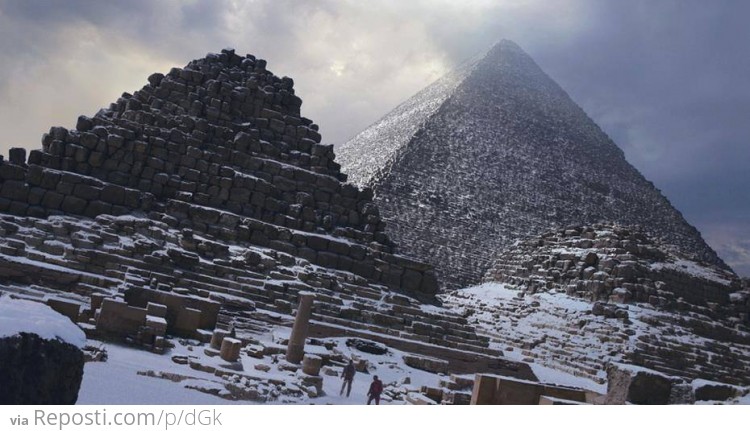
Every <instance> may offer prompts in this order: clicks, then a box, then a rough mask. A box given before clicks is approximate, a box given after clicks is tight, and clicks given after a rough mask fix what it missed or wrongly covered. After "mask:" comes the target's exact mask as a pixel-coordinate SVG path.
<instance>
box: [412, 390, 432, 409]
mask: <svg viewBox="0 0 750 431" xmlns="http://www.w3.org/2000/svg"><path fill="white" fill-rule="evenodd" d="M406 403H407V404H412V405H417V406H429V405H435V404H437V403H436V402H435V401H433V400H431V399H430V398H428V397H427V396H426V395H423V394H420V393H419V392H409V393H408V394H406Z"/></svg>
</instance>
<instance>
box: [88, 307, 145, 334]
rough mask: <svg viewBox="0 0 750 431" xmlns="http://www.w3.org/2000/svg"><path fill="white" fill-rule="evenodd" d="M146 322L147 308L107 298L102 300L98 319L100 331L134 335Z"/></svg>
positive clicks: (97, 323) (97, 325)
mask: <svg viewBox="0 0 750 431" xmlns="http://www.w3.org/2000/svg"><path fill="white" fill-rule="evenodd" d="M145 322H146V309H145V308H139V307H131V306H129V305H128V304H126V303H124V302H118V301H115V300H114V299H110V298H106V299H104V300H103V301H102V305H101V308H100V310H99V313H98V317H97V319H96V329H97V331H99V332H103V333H108V334H112V335H120V336H126V335H132V334H135V333H137V332H138V329H139V328H140V327H141V326H143V325H144V324H145Z"/></svg>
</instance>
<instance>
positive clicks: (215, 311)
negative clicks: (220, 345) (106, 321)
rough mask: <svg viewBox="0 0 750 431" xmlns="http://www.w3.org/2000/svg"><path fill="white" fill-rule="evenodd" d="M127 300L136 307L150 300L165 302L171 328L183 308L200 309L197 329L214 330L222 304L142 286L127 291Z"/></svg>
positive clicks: (146, 304)
mask: <svg viewBox="0 0 750 431" xmlns="http://www.w3.org/2000/svg"><path fill="white" fill-rule="evenodd" d="M125 301H126V302H127V303H128V304H130V305H132V306H135V307H143V308H146V307H147V306H148V303H149V302H153V303H158V304H163V305H165V306H166V307H167V315H166V319H167V324H168V325H169V330H170V331H171V330H172V328H174V327H175V325H176V322H177V317H178V314H180V313H181V311H182V310H183V309H186V308H192V309H196V310H200V312H201V313H200V322H199V325H198V328H196V329H207V330H213V329H214V328H215V327H216V321H217V319H218V317H219V309H220V308H221V304H220V303H218V302H216V301H212V300H210V299H204V298H198V297H195V296H186V295H180V294H178V293H173V292H164V291H160V290H154V289H146V288H142V287H132V288H130V289H128V290H127V291H125Z"/></svg>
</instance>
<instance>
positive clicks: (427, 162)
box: [337, 41, 726, 288]
mask: <svg viewBox="0 0 750 431" xmlns="http://www.w3.org/2000/svg"><path fill="white" fill-rule="evenodd" d="M337 154H338V156H339V157H338V161H339V162H340V163H341V165H342V171H343V172H345V173H346V174H348V176H349V179H350V181H352V182H354V183H356V184H359V185H362V186H365V185H366V186H370V187H372V188H373V189H374V192H375V202H376V203H377V204H378V206H379V208H380V210H381V215H382V217H383V219H384V220H385V221H386V222H387V228H386V232H388V234H389V235H390V236H391V237H392V238H393V239H394V240H395V241H396V243H397V244H399V245H400V247H401V248H400V252H402V253H405V254H410V255H412V256H415V257H418V258H420V259H422V260H425V261H427V262H429V263H432V264H433V265H434V266H435V268H436V270H437V272H438V276H439V278H440V279H441V281H442V282H443V283H444V285H445V287H448V288H451V287H458V286H462V285H468V284H470V283H474V282H477V281H479V279H480V278H481V276H482V274H483V273H484V271H485V270H486V269H487V268H489V266H490V264H491V262H492V260H493V259H492V258H493V253H494V252H496V251H499V250H502V249H504V248H505V247H506V246H508V245H510V244H512V243H513V242H514V241H515V240H517V239H520V238H525V237H529V236H530V235H534V234H539V233H541V232H543V231H546V230H547V229H549V228H551V227H555V226H565V225H568V224H581V223H584V224H585V223H593V222H599V221H614V222H619V223H623V224H627V225H639V226H642V227H643V229H645V230H646V231H647V232H648V233H650V234H652V235H654V236H655V237H657V238H661V239H662V240H663V241H664V242H666V243H668V244H671V245H673V246H674V247H676V248H677V249H678V250H680V251H681V252H683V253H685V254H688V255H690V256H692V257H694V258H695V259H696V260H699V261H704V262H708V263H712V264H717V265H719V266H721V267H726V266H725V265H724V263H723V262H722V261H721V259H720V258H719V257H718V256H717V255H716V253H715V252H714V251H713V250H712V249H711V248H710V247H709V246H708V245H707V244H706V243H705V242H704V241H703V239H702V238H701V235H700V233H699V232H698V231H697V230H696V229H695V228H694V227H693V226H691V225H690V224H688V223H687V222H686V221H685V219H684V218H683V217H682V215H681V214H680V213H679V212H678V211H677V210H676V209H675V208H674V207H672V205H671V204H670V203H669V201H668V200H667V199H666V198H665V197H664V196H663V195H662V194H661V193H660V192H659V190H657V189H656V188H655V187H654V185H653V184H652V183H651V182H649V181H647V180H646V179H645V178H644V177H643V176H642V175H641V174H640V173H639V172H638V171H637V170H636V169H635V168H634V167H633V166H631V165H630V164H629V163H628V162H627V161H626V160H625V157H624V155H623V152H622V151H621V150H620V149H619V148H618V147H617V146H616V145H615V143H614V142H612V141H611V140H610V139H609V138H608V137H607V135H606V134H605V133H604V132H602V130H601V129H600V128H599V127H598V126H597V125H596V124H595V123H594V122H593V121H592V120H591V119H590V118H589V117H588V116H587V115H586V113H585V112H583V110H581V108H580V107H578V106H577V105H576V104H575V102H573V101H572V100H571V99H570V97H568V95H567V94H566V93H565V91H564V90H563V89H562V88H560V87H559V86H558V85H557V84H556V83H555V82H554V81H553V80H552V79H550V78H549V77H548V76H547V75H546V74H545V73H544V72H543V71H542V70H541V69H540V68H539V67H538V66H537V65H536V64H535V63H534V61H533V60H532V59H531V58H530V57H529V56H528V55H527V54H526V53H525V52H523V50H521V48H519V47H518V46H517V45H516V44H515V43H513V42H510V41H502V42H500V43H499V44H497V45H496V46H495V47H494V48H492V49H491V50H490V51H489V52H487V53H486V55H484V56H483V57H481V58H478V59H475V60H472V61H469V62H468V63H467V64H465V65H463V66H461V67H460V68H459V69H458V70H456V71H454V72H453V73H451V74H449V75H447V76H446V77H444V78H442V79H440V80H439V81H437V82H435V83H434V84H432V85H430V86H429V87H427V88H426V89H424V90H422V91H421V92H420V93H418V94H417V95H415V96H413V97H412V98H411V99H409V100H407V101H406V102H404V103H403V104H401V105H400V106H399V107H397V108H396V109H395V110H393V111H392V112H391V113H389V114H388V115H386V116H385V117H384V118H383V119H381V120H380V121H378V122H377V123H375V124H374V125H372V126H371V127H370V128H368V129H367V130H365V131H364V132H362V133H360V134H359V135H357V136H356V137H355V138H353V139H352V140H351V141H349V142H347V143H346V144H344V145H343V146H342V147H341V148H337Z"/></svg>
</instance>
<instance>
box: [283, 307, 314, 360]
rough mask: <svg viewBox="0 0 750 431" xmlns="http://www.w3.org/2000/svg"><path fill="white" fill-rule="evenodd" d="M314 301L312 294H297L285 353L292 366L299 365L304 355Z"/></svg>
mask: <svg viewBox="0 0 750 431" xmlns="http://www.w3.org/2000/svg"><path fill="white" fill-rule="evenodd" d="M314 300H315V294H314V293H311V292H300V294H299V307H298V308H297V316H296V317H295V319H294V326H293V327H292V334H291V335H290V336H289V345H288V347H287V351H286V360H287V361H289V362H291V363H293V364H299V363H300V362H301V361H302V359H303V357H304V354H305V340H306V338H307V332H308V326H309V321H310V315H311V314H312V304H313V301H314Z"/></svg>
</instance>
